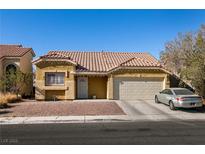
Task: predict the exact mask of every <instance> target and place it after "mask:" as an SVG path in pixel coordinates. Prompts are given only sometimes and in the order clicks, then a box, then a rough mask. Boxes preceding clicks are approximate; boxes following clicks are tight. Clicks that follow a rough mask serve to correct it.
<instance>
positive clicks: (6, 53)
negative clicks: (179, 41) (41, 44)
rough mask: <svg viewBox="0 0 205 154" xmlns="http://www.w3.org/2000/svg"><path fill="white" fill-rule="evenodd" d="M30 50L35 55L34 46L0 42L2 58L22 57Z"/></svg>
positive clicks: (0, 55) (0, 56)
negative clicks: (27, 46) (25, 46)
mask: <svg viewBox="0 0 205 154" xmlns="http://www.w3.org/2000/svg"><path fill="white" fill-rule="evenodd" d="M29 51H31V52H32V54H33V55H34V56H35V54H34V52H33V50H32V48H24V47H22V45H4V44H0V59H1V58H3V57H21V56H23V55H24V54H26V53H27V52H29Z"/></svg>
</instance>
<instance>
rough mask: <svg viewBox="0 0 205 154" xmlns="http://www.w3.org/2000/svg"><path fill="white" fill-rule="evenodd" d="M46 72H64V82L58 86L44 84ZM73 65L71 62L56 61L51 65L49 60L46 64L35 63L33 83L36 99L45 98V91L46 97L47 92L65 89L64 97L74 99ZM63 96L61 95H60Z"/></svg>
mask: <svg viewBox="0 0 205 154" xmlns="http://www.w3.org/2000/svg"><path fill="white" fill-rule="evenodd" d="M46 72H64V73H65V84H64V85H59V86H46V85H45V73H46ZM74 72H75V66H73V65H71V64H61V63H58V64H57V63H56V64H55V65H52V63H51V62H47V63H46V64H45V63H44V64H37V65H36V85H35V89H36V90H35V98H36V99H37V100H44V99H46V97H45V96H46V91H50V92H49V93H48V92H47V97H52V96H48V95H49V94H53V92H51V91H56V90H61V91H65V97H64V98H65V99H75V78H74V74H73V73H74ZM61 98H63V96H61Z"/></svg>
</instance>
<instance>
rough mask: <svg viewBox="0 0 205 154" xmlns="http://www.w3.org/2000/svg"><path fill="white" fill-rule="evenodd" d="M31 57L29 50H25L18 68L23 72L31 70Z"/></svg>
mask: <svg viewBox="0 0 205 154" xmlns="http://www.w3.org/2000/svg"><path fill="white" fill-rule="evenodd" d="M32 59H33V55H32V54H31V52H27V53H26V54H25V55H24V56H22V57H21V58H20V69H21V71H22V72H23V73H29V72H32V71H33V69H32V63H31V62H32Z"/></svg>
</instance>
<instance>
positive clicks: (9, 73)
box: [6, 64, 17, 92]
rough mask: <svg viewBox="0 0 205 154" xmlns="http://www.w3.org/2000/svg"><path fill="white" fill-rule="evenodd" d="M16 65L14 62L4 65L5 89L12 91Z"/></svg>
mask: <svg viewBox="0 0 205 154" xmlns="http://www.w3.org/2000/svg"><path fill="white" fill-rule="evenodd" d="M16 71H17V67H16V66H15V65H14V64H9V65H7V66H6V91H8V92H12V91H13V89H12V88H13V87H14V86H15V84H16V83H15V80H16Z"/></svg>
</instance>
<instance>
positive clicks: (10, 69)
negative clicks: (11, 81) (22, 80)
mask: <svg viewBox="0 0 205 154" xmlns="http://www.w3.org/2000/svg"><path fill="white" fill-rule="evenodd" d="M11 73H16V66H15V65H14V64H9V65H7V66H6V74H11Z"/></svg>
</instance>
